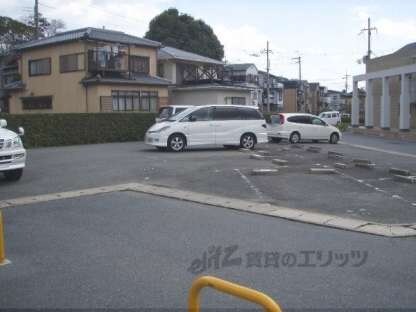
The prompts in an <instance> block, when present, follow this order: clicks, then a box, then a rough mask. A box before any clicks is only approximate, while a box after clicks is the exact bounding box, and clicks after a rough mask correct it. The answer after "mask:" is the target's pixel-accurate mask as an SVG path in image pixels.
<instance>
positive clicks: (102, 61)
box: [88, 50, 128, 72]
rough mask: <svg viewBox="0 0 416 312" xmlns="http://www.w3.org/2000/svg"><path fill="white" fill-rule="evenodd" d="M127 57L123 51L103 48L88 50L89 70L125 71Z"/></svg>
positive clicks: (126, 69)
mask: <svg viewBox="0 0 416 312" xmlns="http://www.w3.org/2000/svg"><path fill="white" fill-rule="evenodd" d="M127 61H128V57H127V55H126V54H125V53H123V52H119V53H114V52H108V51H103V50H89V51H88V71H89V72H126V71H128V66H127Z"/></svg>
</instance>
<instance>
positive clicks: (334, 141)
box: [329, 133, 339, 144]
mask: <svg viewBox="0 0 416 312" xmlns="http://www.w3.org/2000/svg"><path fill="white" fill-rule="evenodd" d="M338 141H339V135H338V133H332V134H331V136H330V137H329V143H331V144H337V143H338Z"/></svg>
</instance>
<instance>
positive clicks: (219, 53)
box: [145, 8, 224, 60]
mask: <svg viewBox="0 0 416 312" xmlns="http://www.w3.org/2000/svg"><path fill="white" fill-rule="evenodd" d="M145 37H146V38H148V39H151V40H155V41H159V42H161V43H162V44H164V45H166V46H172V47H174V48H178V49H182V50H185V51H189V52H194V53H197V54H201V55H204V56H207V57H211V58H214V59H217V60H221V59H222V58H223V57H224V47H223V45H222V44H221V42H220V41H219V40H218V38H217V36H216V35H215V33H214V31H213V30H212V28H211V27H210V26H209V25H207V24H206V23H205V22H204V21H202V20H196V19H194V18H193V17H192V16H190V15H188V14H180V13H179V12H178V10H177V9H175V8H171V9H168V10H166V11H164V12H162V13H161V14H160V15H158V16H156V17H155V18H153V19H152V21H151V22H150V24H149V30H148V32H147V33H146V35H145Z"/></svg>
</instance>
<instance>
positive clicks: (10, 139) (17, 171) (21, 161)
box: [0, 119, 26, 181]
mask: <svg viewBox="0 0 416 312" xmlns="http://www.w3.org/2000/svg"><path fill="white" fill-rule="evenodd" d="M6 127H7V121H6V120H5V119H0V172H3V173H4V176H5V178H6V180H9V181H17V180H19V179H20V178H21V176H22V174H23V168H24V167H25V165H26V150H25V149H24V147H23V143H22V140H21V139H20V137H21V136H23V135H24V130H23V128H21V127H20V128H19V133H18V134H17V133H15V132H13V131H10V130H7V129H6Z"/></svg>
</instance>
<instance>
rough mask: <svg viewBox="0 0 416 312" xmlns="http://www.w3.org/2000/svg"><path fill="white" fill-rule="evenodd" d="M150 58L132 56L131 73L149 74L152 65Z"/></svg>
mask: <svg viewBox="0 0 416 312" xmlns="http://www.w3.org/2000/svg"><path fill="white" fill-rule="evenodd" d="M149 63H150V62H149V58H148V57H144V56H137V55H131V56H130V71H131V72H133V73H139V74H149V72H150V64H149Z"/></svg>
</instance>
